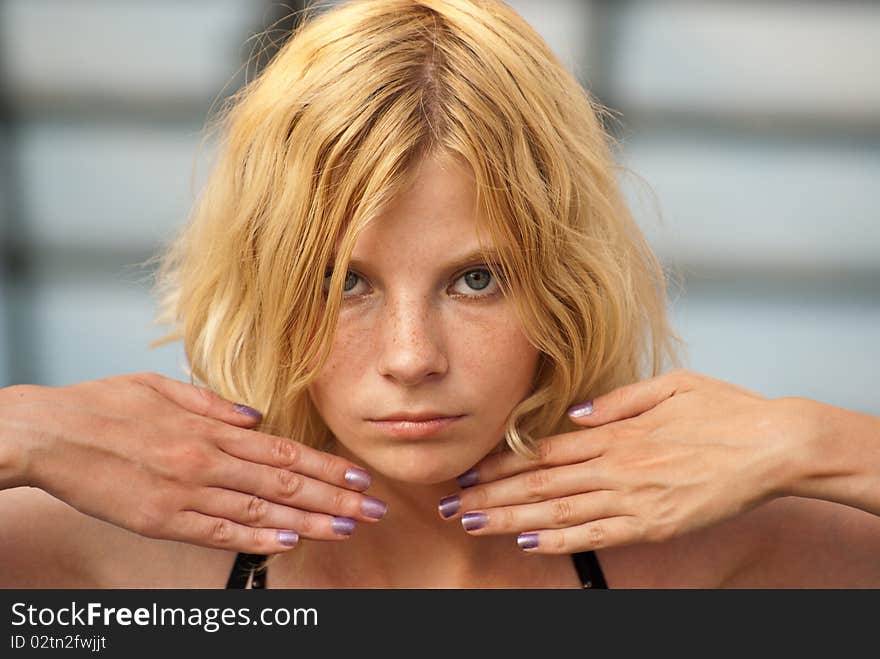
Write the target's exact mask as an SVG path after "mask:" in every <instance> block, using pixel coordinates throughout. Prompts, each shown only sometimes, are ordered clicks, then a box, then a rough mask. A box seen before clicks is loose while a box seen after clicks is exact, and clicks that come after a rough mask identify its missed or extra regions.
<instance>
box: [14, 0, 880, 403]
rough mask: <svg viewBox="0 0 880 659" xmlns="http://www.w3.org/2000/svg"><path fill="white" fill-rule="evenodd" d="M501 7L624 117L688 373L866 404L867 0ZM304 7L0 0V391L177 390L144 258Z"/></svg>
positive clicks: (639, 209)
mask: <svg viewBox="0 0 880 659" xmlns="http://www.w3.org/2000/svg"><path fill="white" fill-rule="evenodd" d="M328 4H332V3H328ZM508 4H510V5H511V6H513V7H514V8H515V9H516V10H518V11H519V12H520V13H521V14H522V15H523V16H524V17H525V18H526V19H527V20H528V21H529V22H531V23H532V25H534V26H535V28H537V30H538V31H539V32H541V33H542V34H543V35H544V37H545V38H546V39H547V41H548V42H549V44H550V46H551V47H552V48H553V49H554V50H555V51H556V52H557V54H558V55H559V56H560V57H561V59H562V61H563V62H564V63H565V64H566V65H567V66H569V67H570V68H571V69H572V70H573V71H574V72H575V73H576V74H577V75H578V77H579V79H580V80H581V81H582V83H583V84H584V85H585V86H586V87H587V88H588V89H589V90H590V91H591V92H592V93H593V94H594V95H595V96H596V97H597V98H598V99H599V100H600V101H601V102H602V103H604V104H605V105H607V106H609V107H610V108H612V109H614V110H615V111H617V112H619V113H620V117H621V122H620V125H618V126H616V127H614V130H615V134H616V136H617V137H618V138H619V139H620V140H621V143H622V151H621V156H620V158H621V162H622V164H623V165H624V166H625V167H627V168H628V169H629V170H631V172H633V174H631V175H627V176H625V177H623V178H622V180H621V183H622V185H623V186H624V188H625V190H626V192H627V195H628V197H629V199H630V201H631V203H632V207H633V210H634V212H635V214H636V217H637V218H638V220H639V222H640V224H641V225H642V227H643V228H644V230H645V232H646V234H647V235H648V238H649V239H650V241H651V243H652V244H653V246H654V247H655V249H656V251H657V252H658V254H659V255H660V257H661V258H662V260H663V261H664V263H665V264H666V265H667V266H668V267H669V268H670V269H673V270H674V271H675V272H676V273H678V274H680V275H681V276H682V277H683V279H682V282H681V285H679V284H678V283H675V282H672V284H671V285H672V288H671V290H670V302H669V308H670V313H671V314H672V318H673V322H674V324H675V326H676V327H677V329H678V330H679V332H680V333H681V334H682V336H683V337H684V338H685V340H686V341H687V344H688V350H689V357H688V361H687V364H686V366H687V367H689V368H691V369H693V370H696V371H699V372H702V373H706V374H707V375H711V376H713V377H717V378H720V379H724V380H729V381H732V382H736V383H738V384H741V385H743V386H746V387H749V388H751V389H754V390H756V391H758V392H759V393H761V394H763V395H766V396H770V397H779V396H805V397H809V398H814V399H818V400H823V401H825V402H828V403H832V404H835V405H840V406H843V407H846V408H849V409H854V410H859V411H862V412H867V413H872V414H880V375H878V373H880V71H878V69H880V3H854V2H813V1H806V0H804V1H799V2H796V1H776V2H758V1H744V2H743V1H741V2H733V1H731V2H686V1H668V2H659V1H656V0H643V1H640V0H630V1H617V2H614V1H610V0H542V1H541V2H536V1H528V0H516V1H511V2H509V3H508ZM301 6H302V3H298V2H291V1H289V0H288V1H287V2H286V3H284V4H281V3H278V2H269V1H263V0H0V58H2V59H0V252H2V268H0V384H2V385H3V386H6V385H8V384H13V383H35V384H47V385H63V384H69V383H72V382H76V381H80V380H87V379H94V378H99V377H105V376H108V375H113V374H118V373H127V372H134V371H140V370H151V371H156V372H159V373H163V374H165V375H168V376H170V377H175V378H178V379H183V380H185V379H187V376H186V375H185V371H184V368H183V363H184V358H183V352H182V350H181V348H180V346H179V345H172V346H164V347H162V348H158V349H155V350H148V349H147V348H146V346H147V344H148V343H149V342H150V341H152V340H154V339H156V338H158V337H159V336H161V335H162V334H163V333H164V330H165V328H163V327H159V326H156V325H153V324H152V318H153V313H154V302H155V301H154V300H153V299H152V298H151V297H150V292H149V285H150V276H151V274H152V271H151V269H150V268H149V267H142V266H139V265H138V264H139V263H141V262H143V261H145V260H147V259H148V258H149V257H150V256H152V255H153V254H154V253H155V252H156V250H157V249H159V248H160V246H161V245H163V244H164V243H165V242H167V241H168V240H169V239H170V238H171V237H172V235H173V233H174V231H175V230H176V229H177V228H178V227H179V226H181V224H182V223H183V222H184V221H185V220H186V216H187V212H188V210H189V207H190V205H191V203H192V201H193V199H194V197H195V195H196V194H197V192H198V189H199V182H200V180H202V179H203V176H204V167H199V166H198V165H199V163H201V162H203V161H204V160H205V159H206V158H207V157H209V156H210V153H211V144H210V143H206V144H204V145H202V148H201V149H200V143H201V130H202V126H203V124H204V122H205V120H206V118H207V116H208V113H209V110H210V108H211V107H212V105H213V104H215V103H217V102H219V101H222V99H223V97H225V96H226V95H228V94H229V93H231V92H233V91H234V90H235V89H236V88H237V87H238V86H239V85H240V84H241V83H242V82H243V81H244V80H245V76H248V77H250V76H252V75H253V74H254V72H255V71H256V70H257V69H258V67H259V66H260V64H261V63H263V62H265V60H266V59H267V58H268V57H270V56H271V54H272V52H273V46H272V44H271V43H270V42H267V41H266V40H265V39H263V40H257V39H255V38H254V35H256V34H258V33H260V32H263V31H264V30H266V29H267V28H268V27H269V26H271V25H273V24H274V25H275V28H276V29H275V31H273V32H272V33H271V34H272V36H273V37H274V39H275V40H276V41H280V40H282V39H283V37H284V33H285V30H287V31H289V30H290V28H291V27H292V26H293V19H291V18H289V16H290V13H291V11H294V10H296V9H298V8H301ZM286 16H287V17H288V18H285V17H286ZM261 52H262V56H259V57H258V56H257V55H258V54H259V53H261ZM248 62H250V64H247V63H248Z"/></svg>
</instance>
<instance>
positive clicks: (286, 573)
mask: <svg viewBox="0 0 880 659" xmlns="http://www.w3.org/2000/svg"><path fill="white" fill-rule="evenodd" d="M457 487H458V486H457V484H456V483H455V481H449V482H445V483H440V484H436V485H412V484H409V483H400V482H396V481H389V480H386V479H383V478H382V477H377V475H376V474H375V473H374V474H373V484H372V486H371V487H370V490H369V495H370V496H374V497H377V498H379V499H381V500H383V501H385V502H386V503H387V504H388V513H387V514H386V515H385V518H384V519H382V520H381V521H379V522H376V523H358V524H357V526H356V528H355V531H354V534H353V536H352V537H351V538H350V539H348V540H344V541H340V542H334V541H329V542H318V541H310V540H303V541H301V546H300V547H299V548H297V549H295V550H294V551H292V552H288V553H286V554H283V555H282V557H281V559H282V560H283V561H284V565H283V566H281V565H279V566H278V568H276V569H275V571H274V572H275V575H277V576H278V578H280V579H282V580H283V581H284V582H289V583H290V585H295V586H296V587H301V588H493V587H509V588H515V587H519V588H523V587H529V586H533V587H551V588H553V587H564V586H565V585H571V586H573V587H576V586H578V585H579V584H578V582H577V576H576V574H575V573H574V569H573V567H572V564H571V560H570V558H569V557H568V556H561V557H560V556H547V555H544V556H541V555H534V554H531V555H530V554H526V553H524V552H522V551H521V550H519V548H518V547H517V545H516V537H515V536H513V535H503V536H501V535H491V536H489V535H487V536H482V537H477V536H471V535H469V534H468V533H466V532H465V531H464V529H463V528H462V526H461V522H460V521H459V519H458V518H456V519H453V520H444V519H442V518H441V517H440V515H439V514H438V513H437V503H438V502H439V500H440V498H441V497H443V496H445V495H448V494H450V493H453V492H455V491H457ZM271 571H272V570H271V569H270V572H271ZM270 581H273V582H276V583H277V581H276V578H275V576H273V577H270ZM279 585H281V584H279Z"/></svg>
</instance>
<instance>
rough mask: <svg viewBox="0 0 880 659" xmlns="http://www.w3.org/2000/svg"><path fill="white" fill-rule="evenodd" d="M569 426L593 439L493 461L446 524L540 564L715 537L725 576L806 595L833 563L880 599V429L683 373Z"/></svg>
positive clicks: (819, 407) (545, 445)
mask: <svg viewBox="0 0 880 659" xmlns="http://www.w3.org/2000/svg"><path fill="white" fill-rule="evenodd" d="M579 410H580V411H582V412H585V413H582V414H580V415H578V414H577V412H578V411H579ZM570 415H571V418H572V419H573V420H574V421H575V422H576V423H578V424H579V425H581V426H583V427H584V428H583V429H582V430H576V431H573V432H569V433H565V434H562V435H557V436H554V437H549V438H545V439H543V440H542V441H541V442H540V444H539V455H538V457H537V458H536V459H534V460H530V459H526V458H523V457H520V456H518V455H516V454H513V453H511V452H505V453H500V454H494V455H491V456H489V457H487V458H484V459H483V460H482V461H480V462H479V463H478V464H477V465H476V466H475V467H474V468H473V469H472V470H470V471H469V472H467V473H466V474H463V475H462V477H461V478H460V484H461V485H462V487H463V488H465V489H463V490H462V491H461V493H460V495H457V496H456V497H455V499H456V501H455V503H456V506H455V507H454V510H453V507H452V506H451V505H450V503H449V502H450V501H451V500H452V498H453V497H452V496H450V497H446V498H445V499H444V500H443V501H442V505H441V507H440V513H441V515H443V516H444V517H446V518H448V519H452V518H453V517H456V516H458V514H459V513H460V514H461V515H462V521H463V523H464V525H465V530H467V531H468V532H469V533H472V534H474V535H484V534H507V533H519V534H520V536H519V537H518V539H517V540H518V543H519V545H520V547H521V548H522V549H524V550H526V551H529V552H536V553H557V554H558V553H572V552H575V551H585V550H591V549H603V548H609V547H618V546H624V545H636V544H649V545H655V546H658V545H663V546H666V545H669V546H673V545H677V544H680V543H684V544H685V545H688V546H690V545H691V544H694V543H697V544H699V543H698V542H697V540H698V539H699V538H702V537H704V536H705V538H707V541H710V542H709V544H707V545H706V546H707V547H708V546H711V545H712V544H713V543H715V544H718V543H720V544H721V545H723V546H725V547H731V548H732V549H735V550H736V551H734V552H733V553H731V554H730V557H729V560H728V559H725V560H724V561H723V562H724V565H720V566H716V568H713V571H714V572H715V573H717V574H723V575H729V574H731V573H743V570H745V569H746V568H747V567H748V566H749V565H750V564H751V566H752V567H753V568H754V570H752V571H751V572H749V574H751V575H752V576H753V577H755V575H756V574H758V573H760V574H765V575H769V576H771V577H772V576H773V570H777V576H778V575H781V574H786V575H787V579H788V580H787V581H786V583H788V584H789V585H792V586H796V585H808V584H810V583H813V581H812V580H813V579H814V576H815V572H814V571H813V569H812V568H815V565H813V564H814V563H827V564H828V565H829V566H830V567H829V568H828V569H830V570H832V572H833V571H834V570H842V572H837V573H834V574H836V576H837V577H838V578H839V580H840V581H845V582H846V583H847V584H854V583H855V584H859V585H872V586H874V587H880V558H875V557H880V487H878V483H880V433H878V425H880V420H878V419H876V418H874V417H871V416H868V415H864V414H859V413H856V412H849V411H847V410H843V409H839V408H834V407H832V406H830V405H823V404H821V403H814V402H813V401H807V400H806V399H797V398H783V399H775V400H774V399H767V398H765V397H763V396H760V395H758V394H756V393H755V392H752V391H749V390H748V389H744V388H743V387H738V386H736V385H733V384H730V383H726V382H722V381H720V380H716V379H713V378H709V377H706V376H704V375H700V374H697V373H692V372H689V371H683V370H678V371H673V372H670V373H668V374H665V375H662V376H658V377H655V378H652V379H650V380H646V381H643V382H639V383H635V384H632V385H628V386H625V387H621V388H619V389H616V390H614V391H612V392H610V393H608V394H605V395H603V396H601V397H598V398H596V400H595V401H593V403H592V404H584V405H580V406H575V408H573V409H572V410H571V411H570ZM792 495H794V496H792ZM808 497H809V498H808ZM819 499H824V501H823V500H819ZM841 504H846V505H841ZM447 511H453V512H454V514H448V515H446V514H444V513H445V512H447ZM471 519H479V521H480V524H479V525H474V524H469V523H465V522H471ZM722 524H723V526H719V525H722ZM710 529H711V530H710ZM723 529H733V530H732V531H730V532H727V531H724V530H723ZM829 538H831V539H833V541H834V542H833V544H831V545H829V544H828V540H829ZM679 539H680V540H679ZM714 551H715V550H713V552H714ZM678 554H680V552H676V555H678ZM795 555H796V558H797V560H793V558H794V557H795ZM819 558H821V559H822V560H819ZM669 559H670V561H672V562H675V561H676V560H677V559H676V556H675V555H671V556H670V557H669ZM798 565H800V566H803V565H807V566H810V568H811V569H806V568H804V569H801V568H798V567H797V566H798ZM756 570H757V572H756ZM761 570H765V571H766V572H761ZM799 579H800V581H799ZM770 581H772V579H771V580H770ZM754 585H756V586H760V585H769V581H768V580H765V579H763V578H760V577H755V579H754Z"/></svg>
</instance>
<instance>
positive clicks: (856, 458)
mask: <svg viewBox="0 0 880 659" xmlns="http://www.w3.org/2000/svg"><path fill="white" fill-rule="evenodd" d="M784 400H785V401H786V402H787V403H789V404H791V405H793V406H794V407H793V412H794V413H795V414H796V415H798V416H799V417H800V419H801V420H802V421H803V422H804V423H803V426H802V427H803V428H804V430H805V435H804V437H803V440H804V441H803V443H802V449H803V450H802V451H801V452H800V455H799V456H798V458H797V459H796V462H797V464H798V468H796V469H792V470H790V471H789V473H788V477H787V479H786V483H785V485H784V487H783V488H781V489H782V492H781V494H783V495H794V496H801V497H809V498H813V499H824V500H826V501H835V502H837V503H842V504H845V505H848V506H853V507H855V508H860V509H861V510H865V511H867V512H871V513H873V514H875V515H880V417H875V416H871V415H869V414H862V413H859V412H853V411H851V410H845V409H842V408H840V407H835V406H833V405H828V404H826V403H820V402H817V401H814V400H809V399H806V398H788V399H784Z"/></svg>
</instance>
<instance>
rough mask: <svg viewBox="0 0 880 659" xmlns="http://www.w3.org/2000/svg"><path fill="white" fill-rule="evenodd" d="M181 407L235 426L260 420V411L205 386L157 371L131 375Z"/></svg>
mask: <svg viewBox="0 0 880 659" xmlns="http://www.w3.org/2000/svg"><path fill="white" fill-rule="evenodd" d="M131 377H132V379H134V380H135V381H136V382H140V383H141V384H144V385H146V386H148V387H150V388H151V389H154V390H156V391H157V392H159V393H160V394H162V395H163V396H164V397H165V398H167V399H168V400H170V401H172V402H173V403H177V404H178V405H180V406H181V407H183V408H184V409H186V410H188V411H190V412H193V413H194V414H198V415H200V416H208V417H211V418H214V419H218V420H220V421H224V422H226V423H231V424H233V425H236V426H243V427H245V428H250V427H253V426H256V425H257V424H259V423H260V422H261V421H262V420H263V415H262V414H261V413H260V412H258V411H257V410H255V409H253V408H252V407H248V406H247V405H244V404H243V403H233V402H230V401H228V400H226V399H225V398H223V397H221V396H220V395H219V394H217V393H215V392H214V391H212V390H211V389H208V388H207V387H199V386H196V385H193V384H189V383H188V382H180V381H179V380H173V379H171V378H167V377H165V376H164V375H160V374H159V373H138V374H136V375H133V376H131Z"/></svg>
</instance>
